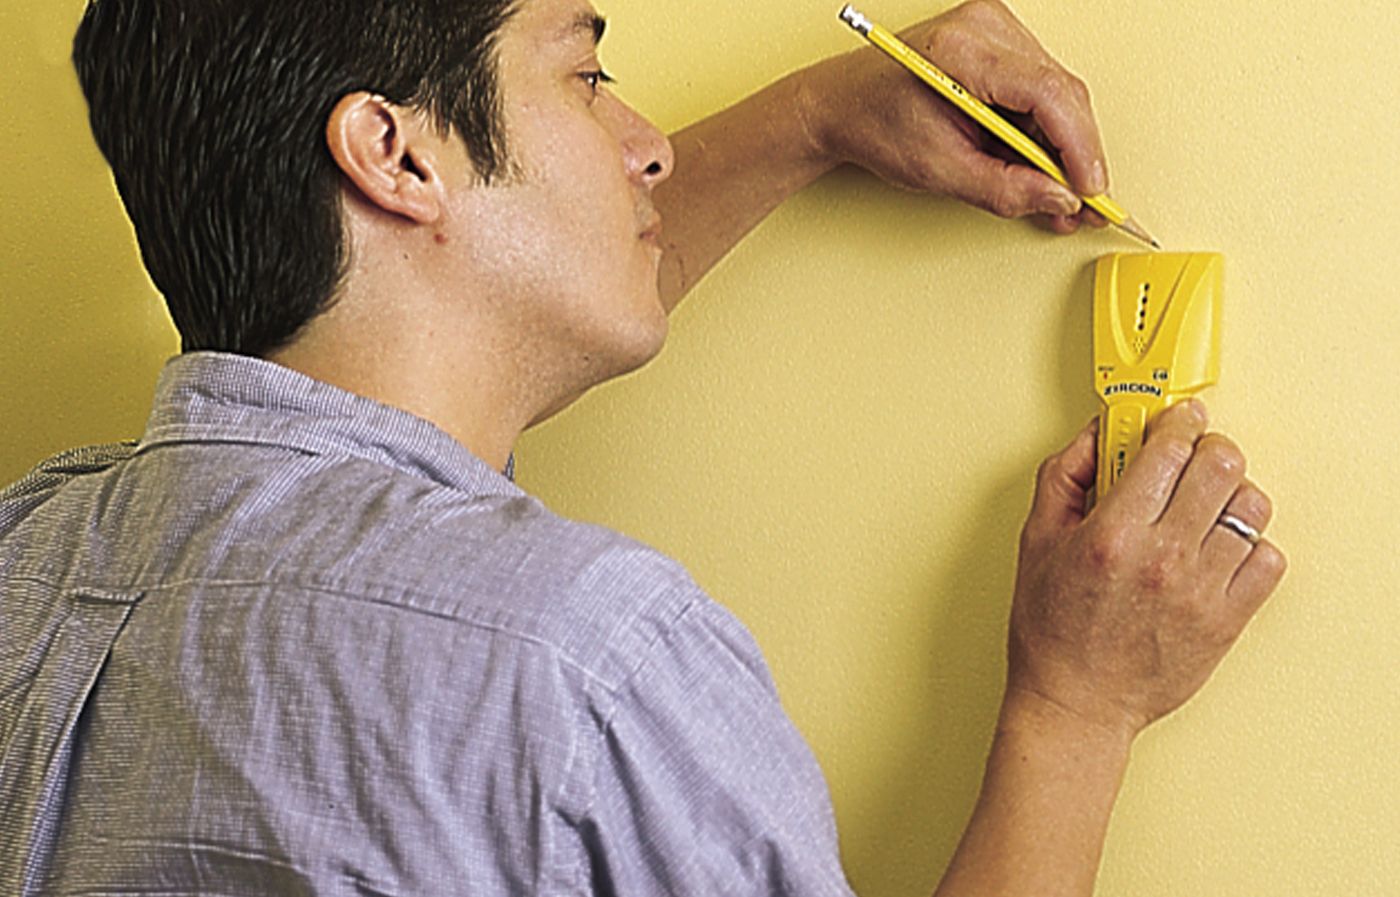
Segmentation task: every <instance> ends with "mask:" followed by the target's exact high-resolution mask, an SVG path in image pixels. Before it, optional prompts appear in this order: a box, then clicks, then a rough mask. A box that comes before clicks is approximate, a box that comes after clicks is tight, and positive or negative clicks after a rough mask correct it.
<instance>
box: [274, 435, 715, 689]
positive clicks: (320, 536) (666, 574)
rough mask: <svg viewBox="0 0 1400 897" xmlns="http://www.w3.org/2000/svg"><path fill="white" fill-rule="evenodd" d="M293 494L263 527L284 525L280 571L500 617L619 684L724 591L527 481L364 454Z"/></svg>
mask: <svg viewBox="0 0 1400 897" xmlns="http://www.w3.org/2000/svg"><path fill="white" fill-rule="evenodd" d="M287 499H288V501H287V504H286V506H285V507H284V508H283V509H282V510H280V511H279V512H276V513H274V514H272V515H271V517H270V518H269V519H268V520H267V521H266V522H265V524H264V525H263V527H262V529H263V531H264V532H266V533H268V534H271V533H274V532H275V533H280V536H279V537H278V538H277V539H275V540H273V542H274V543H275V544H276V546H277V548H276V551H277V553H278V556H279V559H278V566H277V573H276V575H277V576H278V577H279V578H285V579H287V580H292V581H295V582H298V583H301V584H306V585H309V586H312V587H315V588H327V589H330V590H334V591H338V592H340V593H342V594H344V595H347V596H353V597H356V598H361V599H366V600H369V601H372V602H374V603H376V604H378V605H381V606H383V605H390V606H394V607H399V608H402V609H404V610H407V611H418V612H427V613H430V614H433V615H435V616H439V617H442V618H444V619H445V620H450V621H454V622H456V623H459V624H462V625H469V626H486V627H490V628H492V629H495V630H496V631H498V632H499V633H500V634H501V635H502V637H508V638H509V637H514V638H519V639H523V640H526V641H529V642H531V643H534V644H536V645H537V646H539V647H541V648H543V649H545V650H550V651H554V652H557V653H558V654H559V656H560V659H561V660H562V661H564V662H566V663H569V664H572V665H574V666H576V667H578V668H580V669H582V670H584V671H585V672H587V673H589V674H590V675H592V676H594V677H595V678H600V679H602V680H604V682H605V684H607V685H609V686H612V685H616V684H617V683H618V682H620V681H621V680H622V679H624V678H625V677H626V676H627V675H629V674H630V668H631V666H632V665H633V664H634V663H635V660H636V658H638V657H639V656H640V655H641V654H642V653H644V652H645V649H646V647H647V646H648V645H650V644H651V643H652V642H654V641H655V640H656V638H657V637H659V636H660V635H661V634H663V633H664V632H665V631H667V630H669V629H670V628H672V627H674V626H675V625H677V623H678V622H679V620H680V619H681V618H682V617H683V616H684V615H685V613H686V611H687V610H688V609H689V608H691V607H692V606H694V605H695V604H697V603H701V604H707V603H710V599H709V598H708V596H706V595H705V594H704V592H703V591H702V590H701V589H700V587H699V586H698V585H697V584H696V583H695V581H694V579H693V578H692V577H691V576H690V574H689V573H688V572H687V571H686V569H685V568H684V566H682V565H681V564H680V563H679V562H677V561H676V560H674V559H672V558H670V557H668V556H667V555H666V554H664V553H663V552H661V551H659V550H658V549H656V548H654V547H652V546H650V545H647V544H645V543H643V542H641V541H638V540H636V539H634V538H631V537H629V536H626V535H624V534H622V533H619V532H617V531H615V530H612V529H609V528H608V527H605V526H601V525H598V524H594V523H588V522H583V521H578V520H573V519H569V518H566V517H564V516H561V515H560V514H557V513H555V512H554V511H552V510H551V509H549V508H548V507H547V506H546V505H545V504H544V503H543V502H541V501H540V500H539V499H537V498H535V497H533V496H530V495H528V494H525V493H520V494H517V495H473V494H471V493H469V492H463V491H459V490H456V489H452V488H450V487H446V486H442V485H440V484H435V483H430V482H428V481H426V480H423V479H421V478H418V477H415V476H412V475H409V474H405V473H402V472H390V471H386V470H385V469H383V468H380V467H378V466H377V465H373V464H369V463H366V462H361V461H353V460H352V461H348V462H345V463H343V464H337V465H335V466H334V468H330V469H327V470H326V471H325V472H324V476H322V475H310V476H308V477H306V478H304V479H303V480H302V481H301V484H300V488H298V489H296V490H294V491H293V492H292V493H291V494H289V495H288V496H287ZM278 518H280V519H278Z"/></svg>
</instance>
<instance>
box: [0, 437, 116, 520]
mask: <svg viewBox="0 0 1400 897" xmlns="http://www.w3.org/2000/svg"><path fill="white" fill-rule="evenodd" d="M136 446H137V443H136V442H135V441H131V442H114V443H106V444H102V445H88V446H82V447H79V448H74V449H69V450H68V451H65V452H61V453H60V454H57V455H54V456H53V457H51V458H48V459H46V460H44V461H40V462H39V463H38V464H36V465H35V466H34V468H33V469H32V470H30V471H29V473H27V474H25V475H24V477H22V478H21V479H19V480H18V481H16V482H14V483H11V484H9V485H7V486H4V487H3V488H0V536H3V535H4V534H5V533H7V532H8V531H9V530H11V529H13V528H14V527H15V526H16V525H17V524H18V523H19V522H20V521H22V520H23V519H24V518H25V517H27V516H28V515H29V514H30V513H31V512H32V511H33V510H34V509H35V508H37V507H39V506H40V505H42V504H43V503H44V502H45V501H47V500H48V499H49V498H50V497H51V496H53V495H54V494H55V493H56V492H58V490H60V489H62V488H63V487H64V486H66V485H67V484H68V483H70V482H72V481H73V480H75V479H77V478H79V477H83V476H89V475H92V474H100V473H103V472H105V471H107V470H109V469H111V468H112V467H114V466H116V465H118V464H121V463H122V462H123V461H126V460H127V459H129V458H130V457H131V456H132V455H133V454H134V453H135V452H136Z"/></svg>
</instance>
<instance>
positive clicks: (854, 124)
mask: <svg viewBox="0 0 1400 897" xmlns="http://www.w3.org/2000/svg"><path fill="white" fill-rule="evenodd" d="M899 36H900V38H901V39H902V40H903V41H904V42H905V43H907V44H909V45H910V46H911V47H913V48H914V49H915V50H917V51H918V52H920V53H922V54H924V56H926V57H927V58H928V59H930V60H931V61H932V62H933V63H934V64H935V65H937V66H938V67H939V68H941V69H943V71H945V72H947V73H948V75H949V76H951V77H952V78H954V79H956V80H957V81H959V82H961V83H962V84H963V86H965V87H966V88H967V89H968V90H969V91H971V92H972V93H973V94H974V95H976V96H977V97H978V99H980V100H982V101H983V102H984V103H987V104H988V105H989V106H992V107H993V108H996V109H998V111H1000V112H1002V114H1003V116H1004V117H1006V118H1007V119H1008V120H1009V121H1011V122H1012V124H1014V125H1016V126H1017V127H1018V128H1020V129H1021V130H1022V131H1023V132H1025V133H1026V134H1027V136H1029V137H1030V138H1031V139H1033V140H1035V141H1036V142H1038V143H1040V144H1041V145H1042V146H1044V147H1045V148H1046V149H1047V150H1048V151H1049V152H1050V154H1051V156H1052V157H1055V158H1056V159H1057V161H1059V162H1060V164H1061V168H1063V169H1064V170H1065V172H1066V174H1067V176H1068V177H1069V181H1070V183H1071V184H1072V185H1073V186H1074V189H1075V191H1077V192H1078V193H1079V194H1080V195H1082V196H1096V195H1098V194H1101V193H1104V192H1107V190H1108V166H1107V162H1106V160H1105V158H1104V151H1103V141H1102V139H1101V138H1100V135H1099V129H1098V125H1097V123H1096V122H1095V120H1094V113H1093V109H1092V108H1091V106H1090V100H1089V91H1088V88H1087V87H1086V86H1085V84H1084V82H1083V81H1081V80H1080V79H1079V78H1077V77H1075V76H1074V75H1073V74H1071V73H1070V72H1069V71H1067V70H1066V69H1065V68H1064V67H1063V66H1061V65H1060V64H1059V63H1058V62H1056V61H1055V59H1054V58H1053V57H1051V56H1050V54H1049V53H1047V52H1046V50H1045V48H1044V47H1042V46H1041V45H1040V42H1039V41H1037V40H1036V38H1035V36H1034V35H1033V34H1031V32H1030V31H1029V30H1028V29H1027V28H1026V27H1025V25H1023V24H1021V22H1020V21H1019V20H1018V19H1017V18H1016V16H1015V15H1014V14H1013V13H1012V12H1011V10H1010V9H1008V8H1007V7H1006V5H1005V4H1004V3H1002V2H1001V0H969V2H967V3H964V4H962V5H961V6H958V7H956V8H954V9H952V10H949V11H948V12H946V13H944V14H943V15H940V16H938V17H936V18H933V19H929V20H928V21H925V22H922V23H920V24H918V25H915V26H913V27H911V28H908V29H906V30H905V31H904V32H902V33H901V34H900V35H899ZM804 74H805V75H806V76H807V79H808V81H807V84H806V85H805V87H806V97H807V103H806V110H807V111H806V114H807V122H808V128H809V130H810V131H811V133H812V138H813V140H814V141H815V142H816V143H817V144H818V145H820V146H821V147H822V148H823V149H824V150H825V151H826V152H828V153H830V154H831V156H832V157H833V158H834V159H836V160H837V161H839V162H851V163H853V164H856V165H859V166H860V167H862V168H865V169H867V170H869V171H871V172H873V173H874V174H876V175H878V176H879V177H880V178H882V179H883V180H885V181H887V182H889V183H890V184H893V185H894V186H896V187H900V188H902V189H906V190H915V191H920V192H927V193H935V194H944V195H948V196H953V197H956V198H958V199H961V200H963V201H965V202H967V203H970V204H971V205H974V206H977V207H979V208H982V209H986V210H987V211H989V212H992V213H994V214H996V215H999V216H1001V217H1003V218H1022V217H1026V216H1031V215H1041V216H1047V217H1045V218H1042V219H1041V220H1042V221H1046V222H1048V224H1049V226H1050V227H1051V228H1052V229H1053V230H1054V231H1056V232H1057V233H1062V234H1069V233H1073V232H1075V231H1076V230H1078V229H1079V227H1080V225H1081V224H1090V225H1092V226H1094V227H1104V226H1106V225H1107V223H1108V222H1107V221H1105V220H1104V219H1103V217H1102V216H1100V215H1099V214H1097V213H1096V212H1094V211H1093V210H1092V209H1089V208H1088V207H1087V206H1085V205H1084V204H1083V202H1082V201H1081V200H1080V198H1079V196H1076V195H1074V194H1073V193H1071V192H1070V191H1069V190H1066V189H1065V188H1064V187H1062V186H1061V185H1060V184H1059V183H1057V182H1056V181H1055V180H1054V179H1053V178H1050V177H1049V176H1047V175H1046V174H1044V173H1043V172H1041V171H1040V170H1039V169H1037V168H1035V167H1033V166H1032V165H1031V164H1030V163H1028V162H1026V161H1025V160H1024V159H1022V158H1021V156H1020V155H1018V154H1017V153H1015V152H1014V151H1013V150H1011V149H1010V148H1009V147H1007V146H1006V145H1004V144H1003V143H1002V142H1001V141H1000V140H998V139H997V138H996V137H993V136H992V135H991V133H990V132H988V131H986V130H984V129H983V128H982V127H981V126H979V125H977V124H976V123H975V122H974V121H973V120H972V119H971V118H969V117H968V116H967V115H966V114H965V113H963V112H961V111H960V110H958V109H957V108H956V107H954V106H953V105H952V104H951V103H949V102H948V101H947V100H944V99H943V98H942V97H941V96H939V95H938V94H937V93H935V92H934V91H933V90H932V89H931V88H930V87H928V86H927V85H925V84H924V83H923V82H922V81H919V80H917V79H916V78H915V77H914V76H913V75H912V74H910V73H909V72H908V71H906V70H905V69H904V68H903V67H902V66H900V65H899V64H898V63H896V62H894V61H893V60H892V59H890V58H889V57H887V56H886V55H885V54H884V53H882V52H881V51H879V50H877V49H875V48H874V47H863V48H861V49H859V50H855V51H852V52H850V53H847V54H845V55H843V56H837V57H834V58H832V59H828V60H826V61H825V62H822V63H819V64H817V65H815V66H813V67H812V68H811V69H808V70H807V71H806V72H805V73H804Z"/></svg>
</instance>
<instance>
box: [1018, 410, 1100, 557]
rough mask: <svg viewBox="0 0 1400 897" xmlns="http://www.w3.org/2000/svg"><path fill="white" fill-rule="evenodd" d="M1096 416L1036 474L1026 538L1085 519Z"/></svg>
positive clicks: (1039, 536) (1036, 538)
mask: <svg viewBox="0 0 1400 897" xmlns="http://www.w3.org/2000/svg"><path fill="white" fill-rule="evenodd" d="M1098 433H1099V419H1098V418H1097V417H1095V418H1094V419H1093V420H1091V421H1089V424H1088V426H1086V427H1085V428H1084V429H1082V430H1080V431H1079V434H1078V435H1077V436H1075V437H1074V441H1073V442H1071V443H1070V444H1069V445H1068V446H1067V447H1066V448H1065V449H1064V451H1062V452H1060V453H1059V454H1056V455H1051V456H1050V457H1049V458H1046V459H1045V463H1043V464H1041V465H1040V471H1039V473H1037V475H1036V484H1035V502H1034V503H1033V504H1032V505H1031V513H1030V517H1028V518H1027V519H1026V538H1027V539H1029V540H1031V541H1033V542H1035V541H1040V540H1042V539H1045V538H1047V537H1053V536H1055V535H1057V534H1059V533H1061V532H1063V531H1064V530H1065V529H1068V528H1069V527H1072V526H1075V525H1077V524H1078V523H1079V522H1080V521H1082V520H1083V519H1084V514H1085V511H1084V507H1085V502H1086V500H1087V499H1088V496H1089V492H1090V490H1092V489H1093V488H1094V477H1095V475H1096V473H1097V467H1098Z"/></svg>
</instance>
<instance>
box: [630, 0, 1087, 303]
mask: <svg viewBox="0 0 1400 897" xmlns="http://www.w3.org/2000/svg"><path fill="white" fill-rule="evenodd" d="M901 37H903V38H904V39H905V40H906V41H907V42H908V43H909V44H910V45H911V46H913V47H915V48H916V49H918V50H920V51H921V52H923V53H925V54H926V55H928V56H929V57H930V58H932V59H933V60H934V61H935V62H938V63H940V64H941V65H942V67H943V68H944V69H946V70H947V71H948V72H949V74H951V75H953V76H954V77H956V78H958V79H959V80H960V81H962V83H963V84H964V85H966V86H967V87H968V89H969V90H971V91H973V92H974V93H976V94H978V96H979V97H981V98H982V99H983V100H985V101H987V102H991V103H996V104H997V105H999V106H1001V107H1002V108H1003V109H1005V110H1007V111H1008V113H1020V116H1019V118H1018V123H1019V124H1021V125H1022V126H1023V128H1025V129H1026V130H1027V131H1028V132H1029V133H1030V134H1031V135H1032V136H1034V137H1036V138H1038V139H1040V140H1041V141H1042V142H1043V143H1044V144H1046V145H1047V146H1049V147H1050V148H1051V149H1052V150H1054V151H1055V152H1057V153H1059V154H1060V156H1061V157H1062V159H1063V161H1064V164H1065V167H1066V168H1067V170H1068V173H1069V177H1070V182H1071V183H1073V184H1074V185H1075V187H1076V189H1077V190H1079V191H1080V193H1083V194H1097V193H1102V192H1104V191H1105V190H1106V189H1107V184H1108V180H1107V174H1106V162H1105V160H1104V153H1103V146H1102V142H1101V140H1100V137H1099V133H1098V128H1097V126H1096V124H1095V122H1094V116H1093V111H1092V109H1091V107H1090V102H1089V96H1088V92H1087V89H1086V88H1085V87H1084V85H1083V83H1082V82H1081V81H1080V80H1079V79H1078V78H1076V77H1074V76H1073V75H1071V74H1070V73H1069V72H1068V71H1066V70H1065V69H1064V68H1063V67H1062V66H1060V65H1059V63H1058V62H1056V61H1055V60H1054V59H1053V58H1052V57H1051V56H1050V55H1049V54H1048V53H1047V52H1046V51H1045V49H1044V47H1042V46H1041V45H1040V44H1039V43H1038V42H1037V41H1036V39H1035V38H1034V36H1032V35H1031V33H1030V31H1028V30H1027V29H1026V28H1025V26H1024V25H1022V24H1021V23H1020V22H1019V21H1018V20H1017V19H1016V18H1015V16H1014V15H1013V14H1012V13H1011V12H1010V10H1009V9H1007V8H1006V6H1005V5H1004V4H1002V3H1001V2H1000V0H971V2H968V3H965V4H963V5H962V6H959V7H957V8H955V9H953V10H951V11H949V12H947V13H944V14H943V15H940V16H938V17H936V18H933V19H930V20H928V21H926V22H923V23H920V24H918V25H915V26H913V27H911V28H909V29H907V30H906V31H904V32H903V33H902V34H901ZM1013 117H1015V116H1013ZM671 141H672V144H673V145H674V147H675V153H676V165H675V171H674V173H673V174H672V176H671V177H670V179H669V180H667V181H666V182H665V183H663V184H662V185H661V186H659V187H658V188H657V189H656V193H655V195H654V197H653V199H654V201H655V203H656V207H657V209H658V210H659V211H660V212H661V215H662V218H663V219H664V222H665V224H664V237H663V241H664V242H663V245H664V247H665V252H666V254H665V256H664V257H663V259H662V263H661V299H662V303H663V304H664V306H665V308H666V310H667V312H668V313H669V312H670V311H671V310H673V309H674V308H675V307H676V306H677V305H678V304H679V303H680V301H681V299H682V298H684V297H685V295H686V293H687V292H689V291H690V289H691V288H692V287H693V286H694V285H695V284H696V283H698V282H699V281H700V279H701V278H702V277H704V275H705V274H706V273H707V272H708V271H709V270H710V269H711V268H713V267H714V265H715V264H716V263H717V262H718V261H719V260H720V259H721V258H723V257H724V256H725V255H726V254H727V253H728V252H729V250H730V249H732V248H733V247H734V246H735V244H737V243H738V242H739V241H740V240H741V239H743V238H744V236H745V235H747V234H748V233H749V232H750V231H751V230H753V228H754V227H756V226H757V225H758V223H759V222H761V221H762V220H763V219H764V218H765V217H767V216H768V214H769V213H770V212H772V211H773V210H774V209H776V208H777V207H778V206H779V205H781V204H782V202H783V201H784V200H785V199H787V198H788V197H789V196H791V195H793V194H794V193H796V192H798V191H799V190H801V189H802V188H804V187H806V186H807V185H808V184H810V183H812V182H813V181H815V180H817V179H818V178H820V177H821V176H822V175H823V174H825V173H826V172H828V171H830V170H832V169H833V168H835V167H837V166H839V165H841V164H843V163H852V164H855V165H858V166H860V167H863V168H865V169H867V170H869V171H871V172H873V173H875V174H876V175H878V176H879V177H881V178H882V179H884V180H885V181H887V182H889V183H891V184H893V185H895V186H898V187H900V188H902V189H907V190H913V191H919V192H926V193H931V194H942V195H950V196H954V197H957V198H959V199H961V200H963V201H965V202H967V203H970V204H972V205H974V206H977V207H979V208H983V209H986V210H987V211H990V212H993V213H994V214H997V215H999V216H1001V217H1004V218H1021V217H1025V216H1028V215H1036V214H1040V215H1046V216H1049V220H1050V223H1051V226H1052V227H1053V229H1054V230H1056V231H1057V232H1059V233H1066V234H1067V233H1073V232H1074V231H1075V230H1077V229H1078V227H1079V225H1080V224H1081V223H1090V224H1093V225H1095V226H1099V227H1102V226H1104V225H1105V224H1106V222H1104V221H1103V219H1102V218H1100V217H1099V216H1098V215H1096V214H1094V213H1093V212H1092V211H1091V210H1088V209H1085V208H1084V207H1083V204H1082V202H1081V201H1080V199H1079V197H1078V196H1075V195H1074V194H1073V193H1071V192H1070V191H1068V190H1065V189H1064V188H1062V187H1061V186H1060V185H1059V184H1057V183H1056V182H1055V181H1053V180H1052V179H1051V178H1049V177H1047V176H1046V175H1044V174H1043V173H1041V172H1040V171H1039V170H1037V169H1035V168H1032V167H1031V166H1029V165H1027V164H1025V163H1024V162H1022V161H1020V160H1019V159H1016V158H1015V157H1014V155H1013V154H1011V151H1010V150H1007V149H1006V148H1005V147H1003V146H1001V144H1000V143H999V142H998V141H996V140H995V138H992V137H991V136H990V135H989V134H986V133H985V132H982V131H981V130H980V129H979V128H978V127H977V126H976V125H975V124H973V123H972V122H971V121H970V120H969V119H968V118H967V117H966V116H964V115H963V114H962V113H961V112H959V111H957V110H956V109H955V108H954V107H953V106H952V105H951V104H949V103H947V102H946V101H944V100H943V99H942V98H940V97H938V96H937V95H936V94H934V93H933V91H931V90H930V89H929V88H927V87H926V86H924V85H923V84H921V83H919V82H918V81H916V80H915V79H914V78H912V77H911V76H910V75H909V74H908V73H907V72H906V71H904V70H903V69H902V68H900V67H899V66H898V65H896V64H894V63H893V62H891V61H890V60H889V59H887V58H885V57H884V56H883V55H882V54H880V53H879V51H877V50H875V49H874V48H871V47H861V48H860V49H856V50H853V51H851V52H849V53H846V54H843V55H841V56H836V57H832V58H830V59H827V60H823V61H822V62H819V63H817V64H815V65H812V66H809V67H808V68H805V69H802V70H800V71H798V72H795V73H793V74H791V75H788V76H787V77H785V78H782V79H781V80H779V81H777V82H775V83H773V84H771V85H769V86H768V87H767V88H765V89H763V90H761V91H759V92H758V93H756V94H753V95H752V96H750V97H748V98H746V99H745V100H743V101H741V102H739V103H738V104H736V105H734V106H732V107H730V108H728V109H725V110H724V111H722V112H719V113H717V114H715V115H713V116H711V117H710V118H707V119H704V120H703V121H700V122H698V123H696V124H694V125H692V126H690V127H688V128H686V129H685V130H683V131H680V132H679V133H677V134H675V135H673V136H672V138H671Z"/></svg>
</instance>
